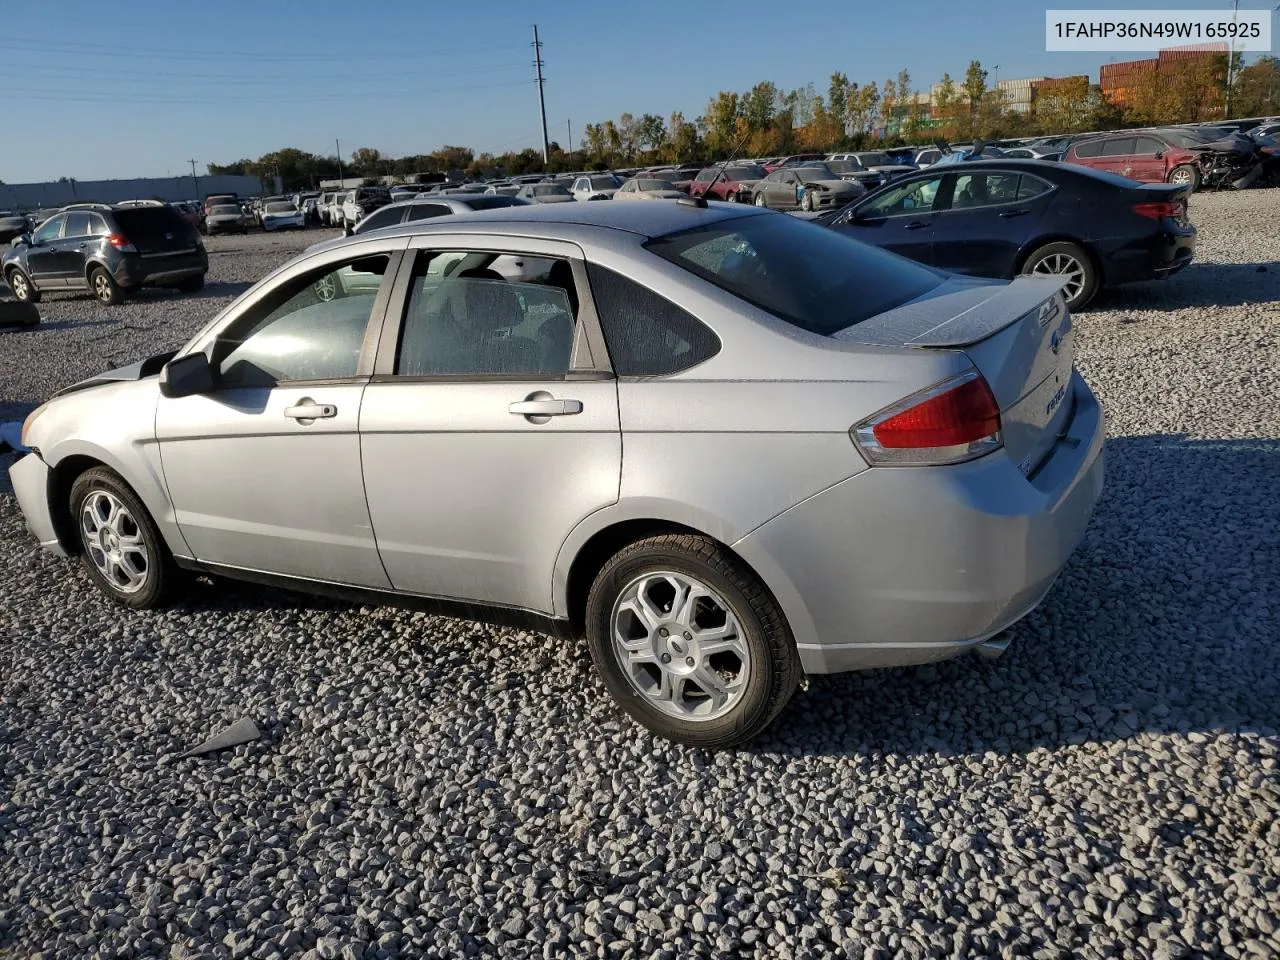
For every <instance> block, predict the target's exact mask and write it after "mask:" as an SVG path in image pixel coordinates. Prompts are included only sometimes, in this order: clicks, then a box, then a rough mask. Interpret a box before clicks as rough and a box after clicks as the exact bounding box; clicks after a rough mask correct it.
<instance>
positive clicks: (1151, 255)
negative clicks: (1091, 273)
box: [1103, 224, 1196, 286]
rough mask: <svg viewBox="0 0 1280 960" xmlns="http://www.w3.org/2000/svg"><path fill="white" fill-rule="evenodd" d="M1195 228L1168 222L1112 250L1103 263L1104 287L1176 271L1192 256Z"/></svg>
mask: <svg viewBox="0 0 1280 960" xmlns="http://www.w3.org/2000/svg"><path fill="white" fill-rule="evenodd" d="M1195 253H1196V230H1195V228H1194V227H1183V226H1181V225H1175V224H1171V225H1170V226H1169V227H1168V228H1166V229H1164V230H1161V231H1159V232H1158V233H1156V234H1153V235H1152V236H1150V237H1148V238H1145V239H1143V240H1141V241H1139V242H1137V243H1132V244H1125V245H1124V246H1121V247H1120V248H1119V249H1116V250H1114V251H1112V252H1111V253H1110V254H1109V255H1108V256H1107V257H1106V258H1105V262H1104V265H1103V281H1104V283H1105V284H1106V285H1107V286H1117V285H1119V284H1123V283H1135V282H1137V281H1141V280H1157V279H1159V278H1161V277H1169V276H1172V275H1173V274H1175V273H1177V272H1178V271H1179V270H1181V269H1182V268H1183V267H1185V266H1187V264H1189V263H1191V261H1192V260H1193V259H1194V258H1195Z"/></svg>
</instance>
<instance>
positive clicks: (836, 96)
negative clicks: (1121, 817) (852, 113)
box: [827, 71, 849, 137]
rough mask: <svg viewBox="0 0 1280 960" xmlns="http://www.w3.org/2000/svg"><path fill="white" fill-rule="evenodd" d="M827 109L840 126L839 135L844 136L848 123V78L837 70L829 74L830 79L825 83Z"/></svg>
mask: <svg viewBox="0 0 1280 960" xmlns="http://www.w3.org/2000/svg"><path fill="white" fill-rule="evenodd" d="M827 110H828V111H829V112H830V114H831V119H832V121H833V122H834V123H835V124H836V126H837V127H839V128H840V136H841V137H843V136H845V134H847V133H848V123H849V78H848V77H846V76H845V75H844V74H843V73H840V72H839V71H836V72H835V73H833V74H831V81H830V83H828V84H827Z"/></svg>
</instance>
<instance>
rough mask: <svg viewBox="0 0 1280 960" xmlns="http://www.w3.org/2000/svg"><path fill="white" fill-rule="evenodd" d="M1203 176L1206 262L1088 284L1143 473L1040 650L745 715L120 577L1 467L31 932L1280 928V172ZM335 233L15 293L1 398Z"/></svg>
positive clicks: (799, 936) (64, 943)
mask: <svg viewBox="0 0 1280 960" xmlns="http://www.w3.org/2000/svg"><path fill="white" fill-rule="evenodd" d="M1192 216H1193V219H1194V220H1195V221H1196V222H1197V223H1198V225H1199V226H1200V228H1201V235H1200V236H1201V246H1200V252H1199V256H1198V258H1197V262H1196V264H1195V265H1194V266H1193V267H1191V268H1190V269H1188V270H1187V271H1185V272H1184V273H1183V274H1181V275H1180V276H1178V277H1175V278H1173V279H1172V280H1170V281H1168V282H1166V283H1164V284H1163V285H1150V286H1145V287H1139V288H1133V289H1130V290H1127V291H1123V292H1118V293H1112V294H1107V295H1105V296H1104V297H1103V298H1102V299H1101V300H1100V302H1099V304H1098V306H1097V308H1095V309H1093V310H1091V311H1089V312H1087V313H1084V314H1082V315H1080V316H1079V317H1078V324H1079V329H1080V334H1081V335H1080V350H1081V353H1082V356H1081V360H1080V363H1081V367H1082V368H1083V370H1084V372H1085V374H1086V376H1087V377H1088V378H1089V379H1090V381H1091V382H1092V383H1093V384H1094V385H1095V387H1096V388H1097V390H1098V391H1099V394H1100V396H1101V397H1102V400H1103V402H1104V404H1105V406H1106V408H1107V411H1108V415H1109V418H1110V420H1109V424H1110V428H1109V429H1110V435H1111V437H1112V439H1111V440H1110V442H1109V445H1108V458H1109V461H1108V471H1109V473H1108V483H1109V487H1108V491H1107V494H1106V497H1105V499H1104V502H1103V503H1102V505H1101V507H1100V510H1099V513H1098V516H1097V519H1096V521H1095V522H1094V524H1093V526H1092V528H1091V530H1090V533H1089V535H1088V537H1087V539H1086V542H1085V543H1084V545H1083V547H1082V549H1081V550H1080V551H1079V553H1078V554H1077V556H1076V558H1075V559H1074V561H1073V562H1072V563H1071V565H1070V567H1069V568H1068V569H1067V571H1066V573H1065V575H1064V577H1063V579H1062V581H1061V582H1060V584H1059V585H1058V587H1057V588H1056V589H1055V590H1054V591H1053V592H1052V594H1051V595H1050V597H1049V598H1048V600H1047V601H1046V603H1045V604H1044V605H1043V606H1042V607H1041V608H1040V610H1038V611H1037V612H1036V613H1035V614H1033V615H1032V616H1031V617H1030V618H1028V619H1027V620H1026V621H1025V622H1024V623H1022V624H1021V625H1019V626H1018V627H1017V628H1016V629H1015V631H1014V633H1015V641H1014V644H1013V647H1012V649H1011V651H1010V653H1009V654H1008V655H1007V656H1006V657H1005V658H1003V659H1001V660H998V661H995V662H992V663H987V662H983V661H979V660H977V659H976V658H966V659H963V660H960V661H955V662H951V663H947V664H943V665H940V666H933V667H922V668H915V669H905V670H893V671H881V672H877V673H873V674H864V675H858V676H845V677H835V678H826V679H816V680H815V681H814V683H813V686H812V688H811V689H810V690H809V691H808V692H807V693H801V694H799V695H798V696H797V697H796V699H795V700H794V702H793V703H792V705H791V706H790V707H789V708H788V709H787V710H786V711H785V712H784V713H783V714H782V716H781V717H780V718H779V720H778V722H777V723H776V725H775V726H774V727H773V728H772V730H771V731H769V733H768V734H766V735H765V736H764V737H763V738H761V739H760V740H759V741H758V742H756V743H754V744H753V745H751V746H750V747H749V748H748V749H744V750H741V751H738V752H732V753H721V754H715V755H711V754H704V753H701V752H699V751H696V750H689V749H683V748H677V747H672V746H669V745H667V744H665V743H662V742H658V741H655V740H654V739H653V738H651V737H649V736H648V735H646V734H645V733H643V732H641V731H640V730H639V729H637V728H636V727H635V726H633V725H632V724H630V723H628V722H625V721H623V720H621V719H620V718H619V716H618V715H617V714H616V713H615V712H614V711H613V709H612V708H611V707H610V706H609V705H608V704H607V702H606V700H605V697H604V694H603V691H602V689H601V686H600V684H598V683H597V681H596V680H595V678H594V676H593V675H592V672H591V670H590V667H589V663H588V660H587V657H586V655H585V652H584V651H583V650H582V649H578V648H575V647H573V646H570V645H565V644H563V643H560V642H556V641H552V640H549V639H547V638H546V637H543V636H540V635H536V634H527V633H521V632H513V631H509V630H501V629H495V628H490V627H486V626H482V625H478V624H474V623H468V622H463V621H456V620H448V619H442V618H435V617H428V616H423V615H415V614H411V613H405V612H400V611H395V610H390V609H380V608H379V609H375V608H355V607H350V606H343V605H340V604H332V603H328V602H323V601H316V600H311V599H307V598H301V597H297V596H291V595H287V594H284V593H276V592H271V591H266V590H259V589H255V588H251V587H247V586H245V587H241V586H233V585H227V584H219V585H217V586H213V585H205V586H204V587H202V588H201V589H200V590H199V591H198V592H197V595H196V596H195V598H194V599H193V600H192V601H191V602H190V603H188V604H186V605H183V606H181V607H179V608H177V609H174V610H171V611H167V612H164V613H160V614H142V615H137V614H128V613H125V612H123V611H121V610H119V609H117V608H115V607H113V606H111V605H109V604H108V603H107V602H106V601H104V600H103V599H102V598H101V597H100V596H99V595H98V594H97V592H96V591H95V590H93V588H92V587H91V586H90V585H89V583H88V581H87V580H86V579H85V578H84V577H83V576H81V575H80V574H79V573H78V572H77V571H76V570H75V569H74V568H73V567H72V566H70V565H68V564H66V563H63V562H60V561H57V560H54V559H52V558H48V557H45V556H43V555H42V554H41V553H39V552H38V551H37V549H36V548H35V547H34V545H33V544H32V542H31V541H30V540H29V539H28V537H27V536H26V535H25V534H24V532H23V529H22V522H21V518H20V516H19V514H18V511H17V508H16V506H15V504H14V502H13V500H12V499H11V498H10V497H7V496H5V495H4V494H3V493H0V691H2V693H0V956H3V957H8V956H14V957H24V958H25V957H33V956H36V955H37V954H36V952H37V951H42V953H41V954H40V955H42V956H44V957H86V956H90V955H98V956H103V957H112V956H119V957H126V956H159V957H172V958H179V957H232V958H239V957H253V958H258V960H265V958H271V957H277V956H279V957H283V956H294V955H298V954H304V955H306V956H308V957H313V958H314V957H323V958H344V960H354V958H385V957H395V956H406V957H423V956H425V957H465V956H501V957H529V956H547V957H550V956H595V957H619V958H622V957H638V958H650V957H667V958H677V957H679V958H686V957H713V956H714V957H721V956H733V957H739V956H741V957H768V958H788V957H806V958H807V957H855V958H860V957H867V958H872V957H880V958H889V957H898V956H902V957H971V956H1001V957H1084V958H1092V957H1126V958H1127V957H1161V958H1174V957H1192V956H1225V957H1240V958H1252V957H1258V958H1262V957H1275V956H1277V955H1280V919H1278V918H1280V769H1278V768H1277V759H1278V758H1277V754H1278V753H1280V737H1278V735H1277V728H1280V682H1278V681H1280V666H1278V665H1277V656H1276V649H1277V641H1278V640H1280V628H1278V627H1277V624H1280V586H1278V585H1280V523H1278V521H1277V514H1278V513H1280V511H1278V510H1277V506H1276V504H1277V500H1278V496H1277V495H1278V494H1280V481H1278V480H1277V477H1278V476H1280V412H1278V408H1277V402H1276V398H1277V397H1278V396H1280V359H1278V358H1280V349H1278V348H1280V343H1278V340H1280V263H1278V262H1277V261H1280V237H1278V236H1277V234H1276V231H1275V227H1274V224H1275V223H1276V222H1277V217H1278V216H1280V191H1267V192H1261V191H1258V192H1251V193H1242V194H1223V195H1212V196H1198V197H1196V198H1195V200H1194V202H1193V207H1192ZM317 236H318V234H316V233H311V234H309V235H307V236H306V237H305V238H297V237H271V238H264V237H261V236H251V237H249V238H248V239H241V238H229V239H222V240H214V241H213V242H212V243H211V244H210V246H211V248H212V249H213V250H214V251H215V252H214V255H213V267H212V274H211V281H212V282H211V283H210V287H209V291H208V294H207V295H205V296H203V297H200V298H194V299H183V298H180V297H176V296H171V295H168V294H149V295H146V296H145V297H143V298H140V299H139V300H137V301H134V302H132V303H130V304H129V305H128V306H125V307H123V308H119V309H107V308H102V307H98V306H97V305H96V304H94V303H93V302H91V301H89V300H87V299H70V298H54V299H53V300H52V301H51V302H49V303H47V304H46V305H45V306H44V313H45V316H46V321H45V324H44V325H43V326H42V328H41V329H40V330H38V331H36V332H34V333H31V332H17V333H6V332H0V418H3V417H6V416H9V415H17V414H18V413H20V412H22V411H24V410H25V409H27V408H29V407H30V406H32V405H34V404H35V403H38V402H39V401H40V400H41V399H43V397H44V396H46V395H47V394H48V393H49V392H50V391H51V390H53V389H54V388H56V387H58V386H59V385H61V384H63V383H65V382H68V381H70V380H74V379H77V378H79V377H81V376H85V375H88V374H91V373H93V372H95V371H97V370H99V369H101V368H103V367H106V366H110V365H114V364H117V363H122V362H127V361H129V360H132V359H135V358H137V357H139V356H143V355H146V354H149V353H153V352H156V351H157V350H159V349H161V348H163V347H164V346H166V345H170V344H177V343H178V342H180V341H181V340H182V339H183V338H184V337H185V336H186V335H187V334H189V333H190V332H191V331H192V330H193V329H195V328H196V327H197V326H199V325H200V324H201V323H202V322H203V321H204V320H205V319H206V318H208V317H209V316H210V315H211V314H212V312H213V310H214V309H216V308H217V307H218V306H220V305H221V304H222V303H223V302H225V300H226V298H227V297H228V296H230V295H232V294H234V293H235V292H237V291H238V289H240V288H241V286H242V285H244V284H246V283H248V282H249V281H251V280H253V279H256V278H257V277H258V276H259V275H261V274H262V273H263V272H264V271H265V270H266V269H267V268H268V267H270V266H271V265H273V264H274V263H276V262H277V261H278V260H279V259H280V258H281V257H282V256H284V254H285V253H286V251H287V250H289V249H296V248H298V247H300V246H301V245H302V244H303V242H304V241H310V240H312V239H315V238H317ZM1260 268H1265V270H1263V269H1260ZM241 716H248V717H250V718H251V719H252V720H254V722H255V723H257V725H258V727H259V728H260V729H261V731H262V733H263V736H262V738H261V739H260V740H258V741H256V742H254V743H250V744H248V745H245V746H241V747H237V748H235V749H233V750H230V751H226V752H223V753H219V754H214V755H211V756H206V757H195V758H186V759H184V758H182V757H181V754H182V753H184V752H185V751H186V750H188V749H190V748H191V747H193V746H194V745H196V744H197V743H199V742H200V741H202V740H204V739H206V738H207V737H209V736H211V735H212V734H213V733H215V732H216V731H217V730H218V729H219V728H220V727H222V726H224V725H225V724H228V723H231V722H233V721H234V720H236V719H237V718H239V717H241Z"/></svg>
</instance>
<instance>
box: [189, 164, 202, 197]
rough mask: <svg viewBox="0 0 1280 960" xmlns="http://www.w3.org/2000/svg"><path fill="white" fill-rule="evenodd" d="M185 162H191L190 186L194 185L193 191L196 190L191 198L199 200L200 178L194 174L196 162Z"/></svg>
mask: <svg viewBox="0 0 1280 960" xmlns="http://www.w3.org/2000/svg"><path fill="white" fill-rule="evenodd" d="M187 163H189V164H191V183H192V186H194V187H195V191H196V194H195V196H194V197H193V198H192V199H193V200H199V199H200V178H199V177H197V176H196V162H195V161H194V160H188V161H187Z"/></svg>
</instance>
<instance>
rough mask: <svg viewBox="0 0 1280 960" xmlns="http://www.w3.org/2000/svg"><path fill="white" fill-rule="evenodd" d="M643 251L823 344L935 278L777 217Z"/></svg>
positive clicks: (685, 235) (698, 230) (656, 243)
mask: <svg viewBox="0 0 1280 960" xmlns="http://www.w3.org/2000/svg"><path fill="white" fill-rule="evenodd" d="M645 246H646V247H647V248H648V249H649V250H650V251H651V252H653V253H656V254H657V255H658V256H660V257H662V258H663V259H664V260H669V261H670V262H671V263H674V264H675V265H676V266H679V267H683V268H684V269H685V270H688V271H689V272H690V273H692V274H695V275H697V276H699V277H701V278H702V279H704V280H707V281H709V282H711V283H713V284H715V285H716V286H717V287H720V288H721V289H722V290H727V291H728V292H729V293H731V294H733V295H734V296H737V297H741V298H742V299H743V300H746V301H747V302H748V303H752V304H754V305H755V306H757V307H760V308H761V309H763V310H767V311H769V312H770V313H772V314H773V315H774V316H776V317H779V318H780V319H782V320H785V321H787V322H788V323H791V324H793V325H795V326H797V327H800V328H801V329H802V330H808V331H809V332H810V333H817V334H821V335H823V336H829V335H831V334H833V333H836V332H837V331H839V330H844V329H846V328H848V327H851V326H853V325H855V324H858V323H861V322H862V321H863V320H866V319H867V318H868V317H874V316H875V315H876V314H879V313H884V312H885V311H886V310H892V309H893V308H894V307H899V306H901V305H902V304H904V303H906V302H907V301H909V300H914V299H916V298H917V297H919V296H922V295H923V294H925V293H928V292H929V291H930V290H932V289H933V288H935V287H937V286H938V285H939V284H940V283H941V282H942V279H943V277H942V274H940V273H938V272H936V271H934V270H931V269H929V268H928V267H925V266H922V265H921V264H918V263H915V262H913V261H911V260H907V259H905V258H903V257H899V256H898V255H897V254H893V253H889V252H887V251H884V250H880V249H878V248H877V247H872V246H868V245H867V244H865V243H861V242H859V241H857V240H853V239H851V238H849V237H846V236H845V235H844V234H842V233H840V232H837V231H835V230H831V229H829V228H827V227H822V226H818V225H817V224H812V223H806V222H805V221H803V220H798V219H796V218H794V217H790V216H787V215H785V214H764V215H760V216H745V217H735V218H733V219H731V220H725V221H721V222H720V223H716V224H712V225H710V226H706V227H695V228H694V229H692V230H685V231H682V232H680V233H673V234H668V235H667V236H664V237H656V238H654V239H653V240H650V241H649V242H648V243H647V244H645Z"/></svg>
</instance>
